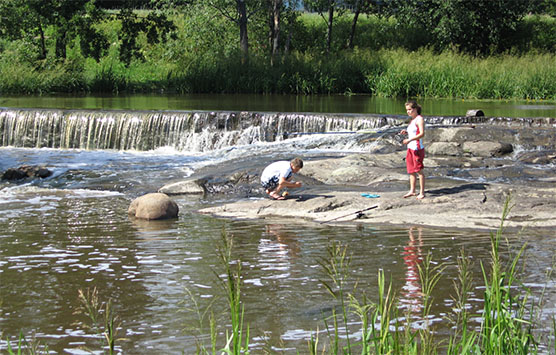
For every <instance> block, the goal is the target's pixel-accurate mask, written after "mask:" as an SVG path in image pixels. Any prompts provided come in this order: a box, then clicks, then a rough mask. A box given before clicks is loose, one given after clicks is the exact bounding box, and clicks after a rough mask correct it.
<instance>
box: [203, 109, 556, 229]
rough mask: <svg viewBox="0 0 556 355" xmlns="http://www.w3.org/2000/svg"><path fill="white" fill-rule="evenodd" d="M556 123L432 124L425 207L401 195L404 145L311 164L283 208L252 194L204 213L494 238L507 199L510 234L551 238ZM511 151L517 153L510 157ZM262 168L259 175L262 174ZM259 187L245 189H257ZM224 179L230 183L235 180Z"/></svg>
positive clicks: (378, 146) (555, 209)
mask: <svg viewBox="0 0 556 355" xmlns="http://www.w3.org/2000/svg"><path fill="white" fill-rule="evenodd" d="M518 121H519V120H518ZM519 122H520V121H519ZM552 125H553V123H550V124H549V125H539V126H538V127H537V126H534V125H532V126H531V125H530V126H527V127H525V126H523V127H522V126H515V125H511V124H508V125H507V126H504V125H498V126H492V125H488V124H485V125H465V126H460V127H450V128H445V127H437V128H434V127H431V126H429V128H427V136H426V140H425V146H427V147H428V148H427V156H426V158H425V175H426V176H427V184H426V198H425V199H423V200H417V199H415V198H407V199H404V198H403V197H402V196H403V195H404V194H405V193H406V192H407V189H408V180H409V178H408V175H407V174H406V172H405V162H404V157H405V147H403V146H402V145H401V143H400V142H396V141H395V140H393V139H386V138H384V139H383V138H381V139H378V140H377V141H375V142H374V145H373V146H372V149H370V150H369V152H368V153H364V154H353V155H348V156H345V157H340V158H324V159H318V160H310V161H306V162H305V165H304V167H303V169H302V170H301V175H296V177H295V180H299V181H301V182H303V184H304V187H303V188H301V189H299V190H292V191H290V194H291V195H290V197H289V198H288V199H286V200H283V201H273V200H270V199H268V198H265V197H262V196H263V195H264V192H262V191H260V192H259V193H256V189H255V188H252V189H251V190H245V191H248V192H249V193H248V194H246V195H244V196H245V197H243V198H242V199H240V200H239V201H237V202H234V203H228V204H224V205H221V206H217V207H211V208H205V209H202V210H200V212H201V213H205V214H210V215H213V216H216V217H227V218H236V219H263V218H271V217H286V218H292V219H293V218H295V219H296V221H301V220H305V221H310V222H311V223H312V222H315V223H320V224H326V225H329V224H346V223H347V224H354V223H357V224H359V223H371V224H389V225H403V226H410V225H423V226H431V227H441V228H458V229H459V228H462V229H474V230H493V229H496V228H498V227H499V226H500V223H501V216H502V212H503V209H504V204H505V202H506V200H507V198H508V197H511V200H510V205H511V206H512V208H511V210H510V213H509V215H508V218H507V219H506V221H505V222H504V226H506V227H509V228H526V229H531V228H535V229H537V228H540V229H549V230H551V231H552V230H554V229H556V178H555V177H554V175H553V174H552V171H553V169H552V168H550V167H551V166H554V164H556V143H555V142H556V131H555V130H554V128H553V126H552ZM514 147H520V149H518V150H517V151H514ZM522 150H523V151H524V153H521V151H522ZM531 164H536V165H537V166H531ZM539 165H541V166H544V168H541V169H539V168H538V167H539ZM259 168H260V169H259V172H260V170H262V168H264V167H259ZM545 168H546V169H545ZM249 174H250V176H251V175H253V176H255V175H254V172H249ZM255 180H256V179H251V180H249V181H246V183H248V184H250V185H251V186H255V184H256V185H258V182H257V181H255ZM228 181H230V182H232V184H230V185H233V182H234V181H235V180H234V179H232V178H228ZM505 181H510V182H509V183H506V182H505ZM362 193H368V194H378V195H380V197H378V198H369V197H364V196H362ZM375 206H376V208H373V209H369V210H367V211H363V213H362V214H359V213H358V211H362V210H365V209H368V208H370V207H375Z"/></svg>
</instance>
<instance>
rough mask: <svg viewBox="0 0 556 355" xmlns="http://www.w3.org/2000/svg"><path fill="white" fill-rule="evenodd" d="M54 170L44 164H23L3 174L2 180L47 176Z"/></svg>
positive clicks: (42, 177)
mask: <svg viewBox="0 0 556 355" xmlns="http://www.w3.org/2000/svg"><path fill="white" fill-rule="evenodd" d="M50 175H52V171H50V170H48V169H47V168H45V167H42V166H34V165H22V166H20V167H18V168H10V169H8V170H6V171H5V172H4V174H2V180H22V179H27V178H37V177H38V178H41V179H44V178H47V177H49V176H50Z"/></svg>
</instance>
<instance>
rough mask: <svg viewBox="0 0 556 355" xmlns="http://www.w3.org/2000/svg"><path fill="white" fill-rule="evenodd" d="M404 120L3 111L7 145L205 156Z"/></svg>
mask: <svg viewBox="0 0 556 355" xmlns="http://www.w3.org/2000/svg"><path fill="white" fill-rule="evenodd" d="M398 120H399V118H396V117H390V118H389V117H385V116H371V115H333V114H328V115H327V114H301V113H256V112H186V111H93V110H46V109H0V141H1V143H2V146H13V147H31V148H43V147H48V148H64V149H67V148H77V149H91V150H92V149H115V150H142V151H145V150H152V149H156V148H159V147H164V146H171V147H173V148H175V149H176V150H180V151H194V152H201V151H207V150H213V149H218V148H225V147H230V146H234V145H245V144H252V143H257V142H272V141H277V140H283V139H287V138H288V137H289V136H290V135H291V134H299V133H325V132H330V131H359V130H368V129H377V128H380V127H383V126H388V125H393V124H397V122H398Z"/></svg>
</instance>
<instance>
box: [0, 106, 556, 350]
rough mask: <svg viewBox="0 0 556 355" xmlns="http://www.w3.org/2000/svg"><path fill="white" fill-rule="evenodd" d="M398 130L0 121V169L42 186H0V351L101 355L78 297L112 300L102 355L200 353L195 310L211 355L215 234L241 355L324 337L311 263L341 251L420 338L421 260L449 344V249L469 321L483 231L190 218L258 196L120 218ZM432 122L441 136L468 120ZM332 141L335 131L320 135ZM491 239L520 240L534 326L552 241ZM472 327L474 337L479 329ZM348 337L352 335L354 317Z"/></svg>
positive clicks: (546, 235)
mask: <svg viewBox="0 0 556 355" xmlns="http://www.w3.org/2000/svg"><path fill="white" fill-rule="evenodd" d="M402 119H403V117H401V116H397V115H387V114H383V115H355V114H350V115H346V114H343V115H333V114H299V113H290V114H278V113H252V112H242V113H234V112H221V111H216V112H209V111H191V112H185V111H130V110H126V111H99V110H70V111H67V110H57V109H48V110H47V109H2V110H0V135H1V136H0V142H2V146H1V147H0V171H4V170H6V169H8V168H10V167H17V166H20V165H23V164H29V165H38V164H41V165H45V166H47V167H48V168H49V169H50V170H51V171H52V172H53V175H52V176H51V177H49V178H47V179H45V180H41V181H39V180H32V181H26V182H23V183H22V182H20V183H13V182H7V181H2V182H0V333H1V339H0V352H1V351H5V350H6V349H7V346H8V345H7V341H8V340H9V341H10V343H11V344H12V346H14V345H15V344H16V341H17V339H18V336H19V333H20V332H22V334H23V335H24V336H25V337H26V339H27V340H31V339H33V338H35V339H37V341H39V342H40V343H41V344H42V345H45V344H46V345H48V348H49V350H50V351H53V352H56V353H70V354H83V353H86V349H89V350H91V351H92V352H93V353H101V352H102V350H101V349H102V344H103V339H102V338H101V337H99V336H98V335H97V334H95V333H94V332H93V331H91V330H90V329H89V328H87V326H86V325H87V324H90V322H89V321H88V318H87V317H85V316H84V315H83V314H79V312H78V310H79V308H80V307H79V306H80V303H79V298H78V291H79V290H84V291H86V290H91V289H93V288H96V289H97V290H98V293H99V299H100V300H101V301H108V300H109V299H110V300H111V302H112V305H113V312H114V314H115V315H117V317H118V320H119V321H118V334H117V336H116V337H117V338H118V340H117V341H116V350H117V352H120V353H126V354H152V353H160V354H177V353H182V352H183V353H185V354H190V353H194V352H195V350H196V349H197V346H198V344H199V343H202V344H205V345H206V346H209V344H210V342H209V339H208V334H209V332H208V328H207V323H206V322H205V324H204V327H201V326H200V325H199V318H200V315H202V314H203V313H202V312H203V311H204V310H205V309H206V308H207V307H208V306H209V305H211V306H212V308H213V309H214V314H215V317H216V324H217V325H218V331H219V339H220V342H219V345H220V346H223V343H222V342H223V339H225V332H226V328H228V329H229V325H230V321H229V320H228V318H227V316H226V313H227V307H226V294H225V292H224V291H223V288H222V282H221V281H219V279H218V277H217V275H220V276H222V275H223V274H224V267H223V266H222V265H221V263H220V262H219V260H218V257H217V252H216V249H217V248H218V246H219V245H221V236H222V234H223V233H224V234H227V235H231V236H233V241H234V245H233V253H232V255H233V257H234V259H240V260H241V262H242V275H243V278H242V281H243V283H242V288H241V293H242V299H243V304H244V305H245V318H246V322H247V323H248V324H249V327H250V329H251V349H252V353H254V354H258V353H264V351H265V349H266V351H268V350H269V349H270V350H272V351H273V352H277V353H282V352H283V353H295V351H296V350H297V351H298V352H299V353H307V352H308V348H307V340H308V339H310V338H311V335H312V334H315V332H317V330H318V331H319V332H320V333H319V336H320V337H321V338H322V339H324V338H326V337H327V335H326V333H325V332H323V329H324V322H323V317H327V316H330V315H331V312H332V310H333V309H334V308H335V307H337V304H336V303H335V302H334V300H333V299H332V297H331V296H330V295H329V294H328V291H327V290H326V288H325V287H324V286H323V284H322V282H321V281H322V280H326V279H327V276H326V274H325V273H324V271H323V269H322V267H321V266H320V262H322V261H323V260H325V259H326V258H327V247H328V246H329V245H330V243H331V242H333V241H339V242H341V243H343V244H345V245H347V246H348V248H349V252H350V253H351V255H352V264H351V272H350V276H351V280H352V282H355V281H357V282H358V284H357V292H356V294H357V295H362V294H363V293H366V294H367V295H368V296H369V298H370V299H371V300H373V301H376V294H377V275H378V272H379V270H383V271H384V272H385V274H386V277H387V280H392V283H393V288H394V290H395V291H396V293H397V294H398V295H399V297H400V309H401V311H402V312H405V311H408V312H409V314H410V315H411V322H412V326H413V327H414V328H418V327H421V326H422V324H423V320H422V319H420V318H419V313H420V311H422V307H423V303H422V296H421V293H420V291H421V281H420V279H419V273H418V265H419V264H421V263H422V262H423V259H424V257H425V256H426V255H427V254H429V253H432V257H433V260H434V262H435V263H444V264H445V265H446V270H445V271H444V272H443V274H442V279H441V281H440V282H439V283H438V286H437V288H436V289H435V291H434V293H433V295H434V306H433V309H432V312H431V314H432V317H431V318H430V320H429V321H430V323H431V324H432V325H433V326H434V327H435V329H436V331H437V332H439V333H440V334H447V333H449V331H450V325H449V322H448V321H447V320H446V317H447V316H449V315H452V314H453V308H454V302H453V300H452V296H453V295H454V292H453V280H455V279H456V278H457V272H456V265H457V258H458V257H460V253H461V250H462V249H464V250H465V255H466V256H467V257H468V258H469V259H470V260H471V261H472V262H473V269H472V270H473V275H474V278H475V283H476V287H475V288H474V289H473V290H472V292H471V295H470V296H471V297H470V303H469V308H470V309H471V310H472V311H474V312H479V310H480V308H481V306H482V304H481V299H482V294H483V292H484V288H481V287H480V285H481V284H482V281H481V280H482V276H481V271H480V263H481V262H487V263H488V260H489V258H490V254H489V253H490V235H489V232H488V231H473V230H439V229H433V228H423V227H419V228H416V227H411V226H404V227H388V226H375V225H359V226H345V227H340V226H334V227H332V226H327V225H326V224H324V225H322V224H315V223H312V222H310V221H298V220H296V221H294V220H291V219H265V220H260V221H238V220H221V219H215V218H212V217H210V216H206V215H201V214H198V213H197V212H196V211H197V210H199V209H200V208H203V207H207V206H212V205H217V204H222V203H225V202H228V201H234V200H237V199H239V198H261V197H260V196H241V195H222V194H215V195H207V196H177V197H173V199H174V200H175V201H176V202H177V204H178V206H179V208H180V214H179V218H178V219H175V220H167V221H149V222H147V221H137V220H133V219H130V218H129V217H128V216H127V208H128V207H129V204H130V202H131V201H132V200H133V199H134V198H136V197H137V196H140V195H143V194H145V193H148V192H154V191H156V190H157V189H158V188H160V187H161V186H163V185H164V184H166V183H168V182H170V181H175V180H179V179H184V178H186V177H188V176H190V175H191V174H192V173H193V172H195V171H197V170H199V169H200V168H202V167H207V166H212V165H215V164H219V165H218V166H220V164H232V165H233V164H244V165H248V164H251V165H252V166H262V165H264V164H265V162H268V161H269V160H271V159H276V158H278V157H280V158H281V157H286V156H291V155H299V156H302V157H303V158H305V159H313V158H316V157H319V156H323V155H343V154H347V153H350V152H361V151H367V150H368V149H369V146H368V143H365V144H363V143H362V144H358V143H354V140H353V139H352V138H353V136H354V135H353V134H351V133H353V132H358V131H359V132H366V134H368V133H369V132H371V134H377V135H380V134H383V133H381V132H386V131H387V130H388V129H389V128H390V127H392V126H394V125H396V124H398V123H399V122H400V120H402ZM435 120H436V123H439V124H445V125H448V124H457V123H459V122H464V121H466V120H469V119H466V118H462V117H451V118H442V117H438V118H435ZM477 120H479V121H478V122H491V123H493V124H505V123H504V120H500V119H491V118H486V119H477ZM481 120H482V121H481ZM521 121H522V122H523V124H526V125H531V124H536V123H539V122H541V123H542V122H545V121H543V120H540V121H539V120H535V119H530V120H521ZM338 131H344V132H349V133H346V134H338V135H335V134H326V133H331V132H338ZM293 133H297V134H293ZM301 133H307V135H301ZM309 133H310V134H309ZM313 133H325V134H313ZM531 149H538V147H534V148H531ZM483 182H484V181H483ZM404 188H405V186H404ZM500 212H502V211H500ZM506 237H507V240H505V241H504V243H503V247H502V252H503V256H504V258H505V259H507V258H508V257H509V255H510V254H511V253H512V252H515V251H516V250H517V249H518V248H519V247H521V245H522V244H523V243H524V242H527V248H526V258H525V259H526V262H527V268H525V269H524V275H523V281H524V282H525V285H526V286H527V287H530V288H531V290H532V291H533V292H534V295H535V299H539V297H540V296H541V294H543V290H544V298H543V300H544V303H543V308H542V311H543V313H542V314H541V315H540V317H539V319H540V320H542V324H548V323H549V322H548V321H549V320H550V317H551V316H553V315H554V314H555V313H556V308H555V307H556V306H555V303H556V285H555V284H554V278H553V276H551V275H547V272H548V271H549V270H551V268H552V266H553V264H554V256H553V254H554V250H556V248H555V244H556V241H555V240H554V238H553V237H554V234H553V231H548V232H547V231H537V230H528V231H525V232H523V233H521V234H518V233H517V232H516V231H509V232H508V233H507V234H506ZM195 305H197V306H198V307H199V309H200V311H199V312H201V313H200V314H199V313H197V312H196V311H195ZM206 317H208V316H206V315H205V321H206ZM473 322H474V324H475V325H476V326H479V319H476V318H475V319H473ZM539 327H540V328H541V330H542V331H544V332H547V333H548V332H549V331H550V330H549V329H547V328H543V327H544V326H543V325H541V326H539ZM350 328H351V329H352V330H353V331H357V330H358V329H359V328H360V324H359V323H358V322H357V320H356V319H352V320H351V322H350ZM544 349H545V350H546V348H544Z"/></svg>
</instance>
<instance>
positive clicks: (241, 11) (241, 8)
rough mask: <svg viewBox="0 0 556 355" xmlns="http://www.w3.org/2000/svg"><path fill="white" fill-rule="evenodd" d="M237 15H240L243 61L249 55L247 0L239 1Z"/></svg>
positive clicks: (240, 42) (240, 40)
mask: <svg viewBox="0 0 556 355" xmlns="http://www.w3.org/2000/svg"><path fill="white" fill-rule="evenodd" d="M237 13H238V15H239V21H238V22H239V45H240V47H241V52H242V53H243V59H244V60H245V59H247V57H248V55H249V39H248V37H247V8H246V5H245V0H237Z"/></svg>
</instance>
